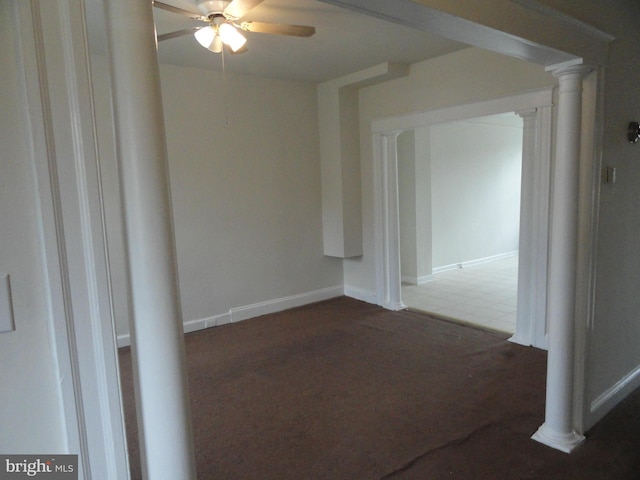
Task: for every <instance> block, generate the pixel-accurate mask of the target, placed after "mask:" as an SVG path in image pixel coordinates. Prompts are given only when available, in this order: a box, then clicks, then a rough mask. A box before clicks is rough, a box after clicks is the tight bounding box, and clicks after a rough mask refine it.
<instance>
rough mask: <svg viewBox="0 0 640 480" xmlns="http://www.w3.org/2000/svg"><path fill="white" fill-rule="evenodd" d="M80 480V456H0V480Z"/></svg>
mask: <svg viewBox="0 0 640 480" xmlns="http://www.w3.org/2000/svg"><path fill="white" fill-rule="evenodd" d="M20 478H27V479H29V478H35V479H48V480H78V455H0V480H17V479H20Z"/></svg>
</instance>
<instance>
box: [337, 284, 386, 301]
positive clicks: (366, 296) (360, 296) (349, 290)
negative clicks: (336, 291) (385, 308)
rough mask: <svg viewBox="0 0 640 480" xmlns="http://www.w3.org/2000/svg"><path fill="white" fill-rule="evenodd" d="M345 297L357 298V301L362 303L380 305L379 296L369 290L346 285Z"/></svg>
mask: <svg viewBox="0 0 640 480" xmlns="http://www.w3.org/2000/svg"><path fill="white" fill-rule="evenodd" d="M344 295H345V296H347V297H349V298H355V299H356V300H360V301H362V302H367V303H371V304H373V305H378V296H377V295H376V294H375V292H371V291H369V290H363V289H360V288H355V287H348V286H346V285H345V287H344Z"/></svg>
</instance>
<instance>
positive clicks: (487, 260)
mask: <svg viewBox="0 0 640 480" xmlns="http://www.w3.org/2000/svg"><path fill="white" fill-rule="evenodd" d="M517 255H518V251H517V250H515V251H513V252H506V253H499V254H498V255H491V256H490V257H483V258H476V259H475V260H469V261H467V262H461V263H452V264H451V265H444V266H442V267H435V268H433V269H432V273H433V274H434V275H435V274H436V273H442V272H447V271H449V270H455V269H456V268H469V267H473V266H474V265H482V264H483V263H491V262H497V261H498V260H504V259H505V258H510V257H515V256H517Z"/></svg>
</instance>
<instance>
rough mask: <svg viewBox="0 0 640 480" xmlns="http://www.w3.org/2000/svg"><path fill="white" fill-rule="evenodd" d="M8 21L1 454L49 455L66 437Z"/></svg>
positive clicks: (1, 118) (1, 17)
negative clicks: (9, 305) (7, 319)
mask: <svg viewBox="0 0 640 480" xmlns="http://www.w3.org/2000/svg"><path fill="white" fill-rule="evenodd" d="M13 21H14V18H12V17H11V2H0V44H1V45H3V47H4V48H1V49H0V112H2V114H1V115H0V145H2V148H0V245H1V246H2V248H0V277H3V276H4V275H6V274H9V275H10V278H11V293H12V297H13V309H14V316H15V331H12V332H8V333H1V334H0V365H1V368H0V385H2V388H0V405H2V407H1V408H0V452H2V453H5V454H9V453H33V454H38V453H52V452H61V451H64V449H65V448H66V440H65V434H64V427H63V424H62V408H61V401H60V391H59V388H58V378H56V377H57V369H56V357H55V354H54V351H53V340H52V338H51V333H52V332H51V324H50V316H49V311H48V304H47V300H46V295H47V286H46V283H45V282H46V277H47V275H46V271H45V268H44V264H43V245H42V237H41V231H40V214H39V207H38V190H37V186H36V179H35V170H34V168H35V165H34V164H33V160H34V159H33V158H31V154H30V151H29V149H28V138H29V133H28V123H27V118H26V112H25V110H24V109H25V108H26V102H25V97H24V94H25V92H24V91H23V88H22V85H23V83H24V82H23V81H22V79H21V78H20V76H19V75H20V73H19V69H20V68H21V66H20V65H19V63H18V61H19V60H18V59H17V57H16V52H17V50H16V49H15V48H14V43H13V41H14V28H13Z"/></svg>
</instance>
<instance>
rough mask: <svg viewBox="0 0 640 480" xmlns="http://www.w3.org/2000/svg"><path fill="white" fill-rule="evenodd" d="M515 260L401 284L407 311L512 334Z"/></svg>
mask: <svg viewBox="0 0 640 480" xmlns="http://www.w3.org/2000/svg"><path fill="white" fill-rule="evenodd" d="M517 285H518V257H517V256H513V257H509V258H506V259H503V260H498V261H495V262H491V263H485V264H482V265H475V266H472V267H466V268H459V269H455V270H449V271H446V272H442V273H438V274H436V275H435V279H434V281H433V282H429V283H425V284H423V285H409V284H403V285H402V300H403V301H404V303H405V305H407V306H408V307H409V308H414V309H417V310H422V311H425V312H430V313H434V314H438V315H440V316H443V317H447V318H451V319H454V320H459V321H462V322H466V323H472V324H476V325H480V326H483V327H485V328H490V329H493V330H499V331H502V332H508V333H515V328H516V311H517Z"/></svg>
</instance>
